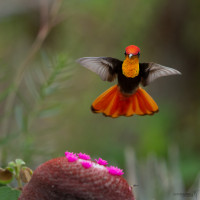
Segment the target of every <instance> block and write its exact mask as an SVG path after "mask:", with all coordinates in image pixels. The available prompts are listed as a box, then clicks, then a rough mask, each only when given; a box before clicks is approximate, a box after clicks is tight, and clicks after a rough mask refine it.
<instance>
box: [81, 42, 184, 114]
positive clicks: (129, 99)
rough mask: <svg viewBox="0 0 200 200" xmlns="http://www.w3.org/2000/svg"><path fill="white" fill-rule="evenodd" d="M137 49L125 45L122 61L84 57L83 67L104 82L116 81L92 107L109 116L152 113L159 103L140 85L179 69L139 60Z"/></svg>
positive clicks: (93, 109) (95, 110) (145, 84)
mask: <svg viewBox="0 0 200 200" xmlns="http://www.w3.org/2000/svg"><path fill="white" fill-rule="evenodd" d="M139 56H140V49H139V47H137V46H135V45H130V46H128V47H126V48H125V60H124V61H121V60H118V59H116V58H111V57H83V58H79V59H78V60H77V62H78V63H80V64H81V65H82V66H84V67H86V68H87V69H89V70H91V71H93V72H95V73H96V74H98V75H99V76H100V77H101V79H102V80H103V81H109V82H112V81H114V80H115V79H117V80H118V84H117V85H114V86H112V87H111V88H109V89H108V90H106V91H105V92H104V93H102V94H101V95H100V96H99V97H97V99H96V100H95V101H94V102H93V103H92V106H91V110H92V111H93V112H95V113H103V114H104V115H105V116H109V117H113V118H115V117H119V116H132V115H134V114H136V115H152V114H154V113H156V112H158V110H159V109H158V106H157V104H156V102H155V101H154V100H153V99H152V97H151V96H150V95H149V94H148V93H147V92H146V91H145V90H144V89H142V88H141V87H140V85H142V86H147V85H149V84H150V83H151V82H152V81H154V80H155V79H157V78H160V77H163V76H170V75H180V74H181V73H180V72H179V71H178V70H175V69H172V68H169V67H164V66H162V65H159V64H156V63H153V62H150V63H139Z"/></svg>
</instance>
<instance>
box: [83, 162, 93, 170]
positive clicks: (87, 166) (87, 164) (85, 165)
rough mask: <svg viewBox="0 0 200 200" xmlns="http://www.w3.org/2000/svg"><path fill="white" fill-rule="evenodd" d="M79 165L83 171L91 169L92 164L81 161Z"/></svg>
mask: <svg viewBox="0 0 200 200" xmlns="http://www.w3.org/2000/svg"><path fill="white" fill-rule="evenodd" d="M81 164H82V166H83V167H84V168H85V169H88V168H90V167H92V163H91V162H89V161H82V162H81Z"/></svg>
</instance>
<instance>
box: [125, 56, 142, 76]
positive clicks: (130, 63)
mask: <svg viewBox="0 0 200 200" xmlns="http://www.w3.org/2000/svg"><path fill="white" fill-rule="evenodd" d="M122 73H123V74H124V76H126V77H128V78H134V77H136V76H138V75H139V58H138V56H133V57H132V58H129V57H128V56H126V58H125V60H124V62H123V64H122Z"/></svg>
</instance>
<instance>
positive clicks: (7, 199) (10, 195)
mask: <svg viewBox="0 0 200 200" xmlns="http://www.w3.org/2000/svg"><path fill="white" fill-rule="evenodd" d="M19 195H20V191H19V190H15V189H12V188H10V187H8V186H3V187H0V199H2V200H17V199H18V197H19Z"/></svg>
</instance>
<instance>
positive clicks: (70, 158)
mask: <svg viewBox="0 0 200 200" xmlns="http://www.w3.org/2000/svg"><path fill="white" fill-rule="evenodd" d="M65 156H66V158H67V160H68V162H75V161H77V160H78V157H77V155H76V154H75V153H73V152H68V151H66V152H65Z"/></svg>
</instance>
